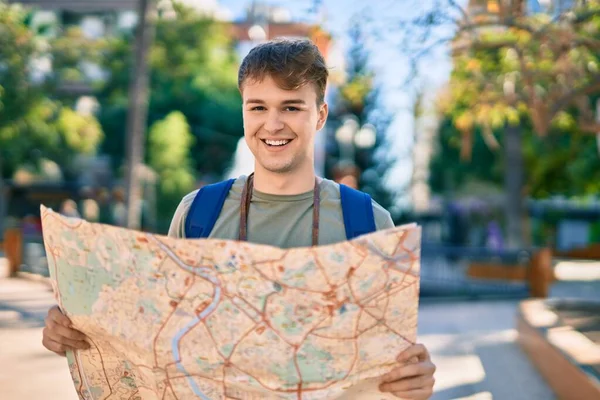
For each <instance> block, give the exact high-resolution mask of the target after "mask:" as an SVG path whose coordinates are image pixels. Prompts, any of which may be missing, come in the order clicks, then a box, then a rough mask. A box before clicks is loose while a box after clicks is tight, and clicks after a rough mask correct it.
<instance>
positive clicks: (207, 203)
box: [185, 179, 377, 240]
mask: <svg viewBox="0 0 600 400" xmlns="http://www.w3.org/2000/svg"><path fill="white" fill-rule="evenodd" d="M233 182H235V179H229V180H227V181H222V182H218V183H214V184H211V185H206V186H204V187H203V188H202V189H200V190H199V191H198V193H197V194H196V197H195V198H194V201H193V202H192V205H191V206H190V209H189V211H188V215H187V217H186V219H185V236H186V238H188V239H201V238H207V237H208V236H209V235H210V232H211V231H212V229H213V227H214V226H215V222H217V218H218V217H219V214H221V209H222V208H223V204H224V203H225V199H226V198H227V195H228V194H229V190H230V189H231V186H232V185H233ZM340 200H341V203H342V214H343V215H344V227H345V229H346V239H348V240H351V239H354V238H355V237H358V236H361V235H364V234H367V233H371V232H375V231H376V230H377V228H376V226H375V216H374V215H373V205H372V203H371V196H369V195H368V194H366V193H363V192H361V191H358V190H355V189H352V188H350V187H348V186H346V185H342V184H340Z"/></svg>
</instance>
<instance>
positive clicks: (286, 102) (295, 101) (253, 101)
mask: <svg viewBox="0 0 600 400" xmlns="http://www.w3.org/2000/svg"><path fill="white" fill-rule="evenodd" d="M246 104H265V101H264V100H261V99H248V100H246ZM281 104H282V105H289V104H302V105H306V102H305V101H304V100H302V99H290V100H284V101H282V102H281Z"/></svg>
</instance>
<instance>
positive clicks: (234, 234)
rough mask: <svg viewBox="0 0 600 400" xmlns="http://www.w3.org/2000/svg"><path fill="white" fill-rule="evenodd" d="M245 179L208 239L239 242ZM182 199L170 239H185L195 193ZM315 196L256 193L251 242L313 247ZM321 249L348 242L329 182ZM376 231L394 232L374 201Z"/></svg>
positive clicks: (336, 192) (324, 187) (323, 198)
mask: <svg viewBox="0 0 600 400" xmlns="http://www.w3.org/2000/svg"><path fill="white" fill-rule="evenodd" d="M246 179H247V177H246V176H242V177H240V178H238V179H236V180H235V182H234V183H233V186H232V187H231V190H230V191H229V195H228V196H227V198H226V199H225V203H224V204H223V209H222V210H221V214H220V215H219V217H218V218H217V221H216V223H215V226H214V227H213V230H212V231H211V233H210V235H209V238H218V239H230V240H238V238H239V231H240V204H241V199H242V191H243V189H244V185H245V183H246ZM197 192H198V191H197V190H196V191H194V192H192V193H190V194H188V195H187V196H185V197H184V198H183V200H182V201H181V203H180V204H179V206H178V207H177V210H176V211H175V215H174V216H173V220H172V221H171V226H170V228H169V236H171V237H175V238H184V237H185V219H186V216H187V214H188V210H189V209H190V206H191V204H192V202H193V201H194V198H195V197H196V193H197ZM313 194H314V192H313V191H312V190H311V191H310V192H306V193H301V194H297V195H273V194H267V193H261V192H259V191H257V190H256V189H254V190H253V193H252V199H251V202H250V210H249V211H248V241H249V242H251V243H258V244H267V245H271V246H277V247H280V248H291V247H308V246H311V245H312V218H313ZM319 194H320V204H321V207H320V209H319V245H326V244H332V243H338V242H343V241H345V240H346V231H345V228H344V217H343V215H342V207H341V201H340V187H339V185H338V184H337V183H335V182H333V181H330V180H328V179H323V180H321V181H320V182H319ZM373 214H374V216H375V225H376V227H377V230H382V229H387V228H392V227H393V226H394V223H393V221H392V218H391V217H390V214H389V213H388V212H387V211H386V210H385V209H383V208H382V207H381V206H380V205H379V204H377V203H376V202H374V201H373Z"/></svg>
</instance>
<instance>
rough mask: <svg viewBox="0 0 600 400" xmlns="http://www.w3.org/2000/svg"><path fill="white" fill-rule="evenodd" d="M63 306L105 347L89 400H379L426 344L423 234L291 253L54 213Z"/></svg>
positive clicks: (92, 360)
mask: <svg viewBox="0 0 600 400" xmlns="http://www.w3.org/2000/svg"><path fill="white" fill-rule="evenodd" d="M42 223H43V234H44V245H45V249H46V255H47V258H48V265H49V269H50V276H51V281H52V284H53V289H54V293H55V296H56V301H57V303H58V305H59V306H60V308H61V310H62V311H63V312H64V313H65V314H66V315H67V316H68V317H69V318H70V319H71V321H72V322H73V327H74V328H75V329H78V330H80V331H81V332H83V333H84V334H85V335H87V336H88V340H89V343H90V345H91V348H90V349H89V350H82V351H76V352H74V353H73V352H68V357H67V358H68V364H69V368H70V372H71V375H72V378H73V382H74V385H75V390H76V391H77V393H78V394H79V397H80V398H81V399H86V400H87V399H132V400H133V399H139V400H142V399H144V400H145V399H161V400H162V399H211V400H215V399H245V400H246V399H304V400H316V399H340V400H341V399H358V400H361V399H364V400H367V399H370V400H381V399H388V398H390V399H391V398H394V397H392V396H391V395H389V394H384V393H381V392H379V391H378V390H377V386H378V383H379V377H380V376H381V375H383V374H385V373H387V372H389V371H391V370H392V369H393V368H394V367H396V366H397V362H396V361H395V358H396V357H397V355H398V354H399V353H400V352H401V351H402V350H404V349H405V348H407V347H408V346H409V345H410V344H411V343H414V342H415V340H416V333H417V306H418V295H419V269H420V239H421V232H420V228H419V227H418V226H417V225H414V224H413V225H406V226H400V227H397V228H393V229H388V230H385V231H379V232H375V233H372V234H369V235H365V236H362V237H359V238H357V239H354V240H352V241H346V242H342V243H339V244H335V245H328V246H316V247H306V248H295V249H287V250H284V249H279V248H275V247H270V246H264V245H256V244H250V243H245V242H237V241H231V240H229V241H228V240H216V239H202V240H186V239H174V238H168V237H165V236H160V235H153V234H149V233H143V232H138V231H134V230H128V229H124V228H118V227H112V226H108V225H101V224H96V223H88V222H85V221H83V220H80V219H76V218H67V217H63V216H61V215H60V214H58V213H55V212H53V211H52V210H50V209H47V208H45V207H42Z"/></svg>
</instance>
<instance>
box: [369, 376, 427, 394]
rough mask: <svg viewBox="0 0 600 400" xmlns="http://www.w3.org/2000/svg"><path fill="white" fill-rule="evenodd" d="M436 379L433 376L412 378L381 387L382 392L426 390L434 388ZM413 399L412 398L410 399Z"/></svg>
mask: <svg viewBox="0 0 600 400" xmlns="http://www.w3.org/2000/svg"><path fill="white" fill-rule="evenodd" d="M434 384H435V379H434V378H433V376H423V375H422V376H416V377H412V378H406V379H402V380H399V381H395V382H391V383H384V384H383V385H381V386H380V387H379V390H380V391H382V392H393V393H396V392H409V391H415V390H425V389H429V388H433V385H434ZM410 398H411V399H412V397H410Z"/></svg>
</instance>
